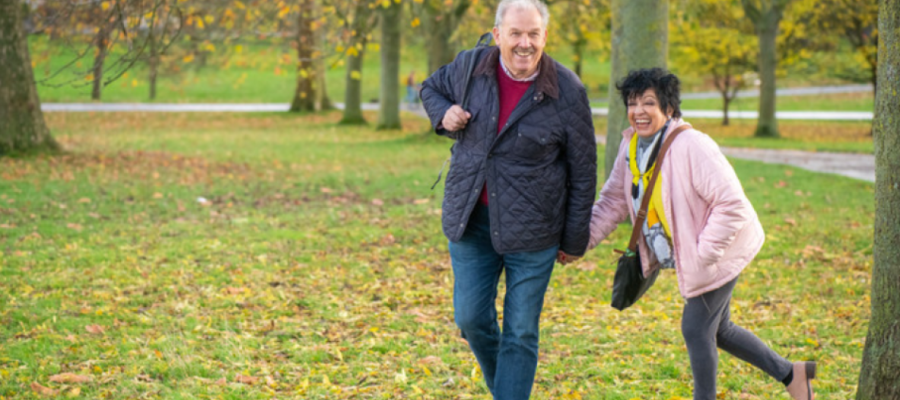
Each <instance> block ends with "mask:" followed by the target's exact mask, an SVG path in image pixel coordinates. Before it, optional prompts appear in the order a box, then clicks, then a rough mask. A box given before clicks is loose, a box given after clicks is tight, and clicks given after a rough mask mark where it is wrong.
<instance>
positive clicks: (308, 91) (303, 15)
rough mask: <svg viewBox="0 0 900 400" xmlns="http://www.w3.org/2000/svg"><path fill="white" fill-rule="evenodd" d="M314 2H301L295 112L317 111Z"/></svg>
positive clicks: (304, 0) (293, 109)
mask: <svg viewBox="0 0 900 400" xmlns="http://www.w3.org/2000/svg"><path fill="white" fill-rule="evenodd" d="M313 12H314V9H313V0H301V1H300V16H299V17H297V26H298V29H297V59H298V64H297V89H296V90H294V99H293V100H292V101H291V109H290V111H293V112H301V111H315V110H316V82H317V81H318V79H316V72H317V71H316V68H315V65H314V63H313V57H314V54H313V53H314V52H315V43H316V36H315V32H314V30H313V27H312V24H313V22H314V20H315V16H314V15H313Z"/></svg>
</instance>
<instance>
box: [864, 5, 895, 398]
mask: <svg viewBox="0 0 900 400" xmlns="http://www.w3.org/2000/svg"><path fill="white" fill-rule="evenodd" d="M878 33H879V35H880V36H881V37H880V38H879V41H880V43H879V46H878V86H879V89H878V92H877V94H876V101H875V123H874V126H875V140H874V142H875V238H874V248H873V255H874V261H875V264H874V266H873V267H872V296H871V299H872V300H871V302H872V317H871V319H870V320H869V334H868V336H867V337H866V348H865V350H864V351H863V364H862V369H861V372H860V376H859V386H858V391H857V393H856V399H857V400H876V399H878V400H880V399H900V189H898V185H900V96H898V95H897V93H898V92H900V0H880V1H879V12H878Z"/></svg>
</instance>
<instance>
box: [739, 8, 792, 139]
mask: <svg viewBox="0 0 900 400" xmlns="http://www.w3.org/2000/svg"><path fill="white" fill-rule="evenodd" d="M790 1H791V0H769V1H761V2H760V4H759V7H758V6H757V5H756V3H755V2H753V1H751V0H741V3H742V5H743V8H744V13H745V14H746V15H747V17H748V18H749V19H750V20H751V21H752V22H753V25H754V26H755V28H756V37H757V38H758V40H759V60H758V62H759V64H758V68H759V81H760V87H759V119H758V120H757V122H756V131H755V132H754V134H753V135H754V136H756V137H778V121H777V120H776V119H775V99H776V97H775V68H777V67H778V56H777V47H776V42H775V41H776V38H777V37H778V24H779V23H780V22H781V17H782V15H783V13H784V8H785V7H787V4H788V3H789V2H790Z"/></svg>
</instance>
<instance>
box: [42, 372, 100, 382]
mask: <svg viewBox="0 0 900 400" xmlns="http://www.w3.org/2000/svg"><path fill="white" fill-rule="evenodd" d="M91 380H93V378H91V377H90V376H88V375H78V374H73V373H71V372H63V373H61V374H57V375H53V376H51V377H50V382H57V383H85V382H90V381H91Z"/></svg>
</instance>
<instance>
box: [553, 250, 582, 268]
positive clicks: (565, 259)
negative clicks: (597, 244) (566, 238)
mask: <svg viewBox="0 0 900 400" xmlns="http://www.w3.org/2000/svg"><path fill="white" fill-rule="evenodd" d="M579 258H581V257H579V256H570V255H568V254H566V252H564V251H562V250H559V251H557V252H556V262H558V263H560V264H562V265H566V264H568V263H570V262H573V261H578V259H579Z"/></svg>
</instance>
